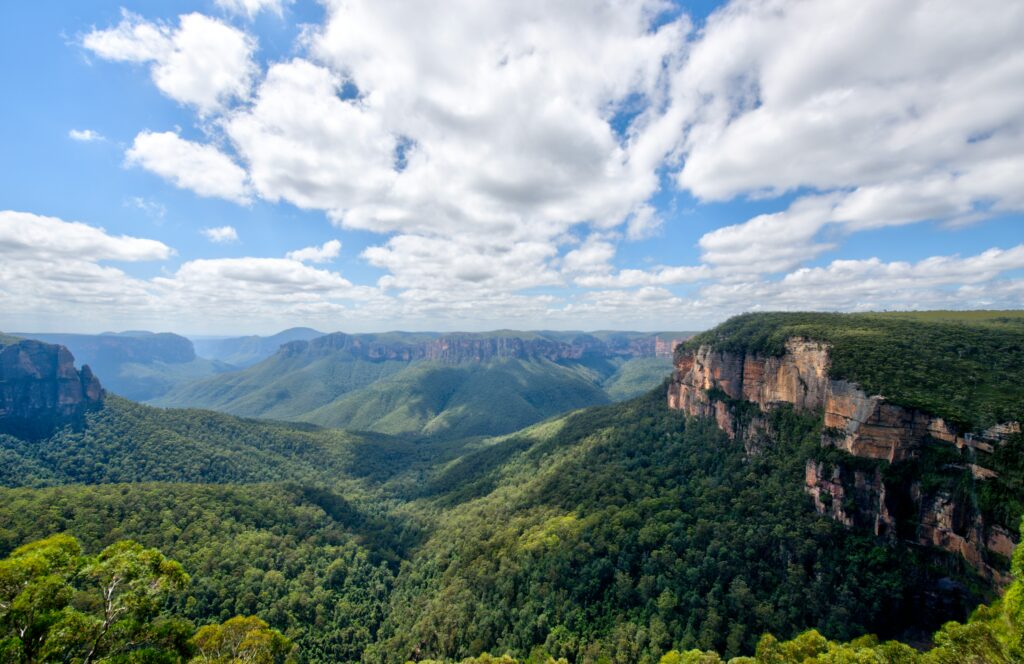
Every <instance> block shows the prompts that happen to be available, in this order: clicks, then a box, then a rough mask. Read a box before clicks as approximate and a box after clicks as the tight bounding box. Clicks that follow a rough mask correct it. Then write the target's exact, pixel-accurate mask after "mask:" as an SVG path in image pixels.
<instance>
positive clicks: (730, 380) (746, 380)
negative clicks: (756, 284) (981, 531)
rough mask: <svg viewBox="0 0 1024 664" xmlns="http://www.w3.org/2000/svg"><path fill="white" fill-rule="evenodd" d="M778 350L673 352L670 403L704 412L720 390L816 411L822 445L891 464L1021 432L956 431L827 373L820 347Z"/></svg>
mask: <svg viewBox="0 0 1024 664" xmlns="http://www.w3.org/2000/svg"><path fill="white" fill-rule="evenodd" d="M785 349H786V350H785V353H784V354H783V355H781V356H778V357H776V356H764V355H756V354H754V355H748V354H745V353H723V352H719V351H714V350H712V349H711V348H710V347H709V346H701V347H700V348H698V349H696V350H694V351H686V352H683V353H680V354H679V356H678V357H677V359H676V371H675V374H674V376H673V380H672V383H671V384H670V386H669V393H668V403H669V406H670V407H672V408H678V409H680V410H684V411H686V412H688V413H689V414H691V415H702V416H707V415H709V414H710V413H712V412H713V410H714V406H713V403H712V401H714V397H715V396H716V395H720V396H722V397H724V398H726V399H728V400H732V401H746V402H749V403H753V404H757V406H758V407H759V408H760V409H761V410H769V409H771V408H772V407H774V406H776V405H778V404H781V403H787V404H791V405H792V406H793V407H794V408H796V409H797V410H821V411H822V412H823V413H824V427H825V433H824V434H823V436H822V443H823V444H826V445H831V446H834V447H838V448H840V449H843V450H846V451H847V452H849V453H850V454H853V455H854V456H858V457H866V458H871V459H885V460H886V461H890V462H893V461H900V460H903V459H907V458H910V457H911V456H913V455H914V452H915V450H917V449H919V448H920V447H921V446H922V445H924V444H925V443H926V442H927V441H929V440H940V441H945V442H948V443H952V444H955V445H956V446H957V447H961V448H963V447H971V448H974V449H977V450H981V451H983V452H991V451H992V450H993V447H992V446H993V445H994V444H998V443H1000V442H1001V441H1003V440H1005V438H1006V437H1007V436H1008V435H1011V434H1013V433H1019V432H1020V424H1019V423H1017V422H1011V423H1004V424H1000V425H996V426H993V427H990V428H989V429H987V430H985V431H982V432H974V433H971V432H960V431H958V430H957V429H956V428H955V427H953V426H952V425H950V424H948V423H947V422H945V421H944V420H943V419H942V418H941V417H935V416H933V415H930V414H928V413H925V412H923V411H920V410H917V409H914V408H905V407H903V406H898V405H895V404H891V403H889V402H887V401H886V399H885V397H883V396H880V395H870V396H869V395H868V394H866V393H865V392H864V391H863V390H862V389H860V387H858V386H857V385H855V384H853V383H849V382H847V381H843V380H833V379H831V378H829V376H828V367H829V354H828V347H827V345H825V344H822V343H819V342H815V341H810V340H807V339H801V338H792V339H789V340H787V341H786V344H785ZM724 428H725V427H723V429H724Z"/></svg>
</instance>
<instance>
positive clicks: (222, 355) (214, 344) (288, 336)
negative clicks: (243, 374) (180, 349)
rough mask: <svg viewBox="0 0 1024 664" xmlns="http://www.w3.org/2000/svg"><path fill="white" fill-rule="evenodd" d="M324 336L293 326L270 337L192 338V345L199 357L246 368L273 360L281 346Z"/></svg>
mask: <svg viewBox="0 0 1024 664" xmlns="http://www.w3.org/2000/svg"><path fill="white" fill-rule="evenodd" d="M323 334H324V333H323V332H319V331H317V330H314V329H313V328H311V327H292V328H289V329H287V330H282V331H281V332H278V333H277V334H274V335H271V336H269V337H263V336H259V335H255V334H253V335H249V336H244V337H230V338H226V339H219V338H218V339H202V338H193V339H192V345H193V346H194V347H195V351H196V354H197V355H199V356H200V357H205V358H207V359H210V360H217V361H220V362H224V363H227V364H230V365H233V366H236V367H239V368H244V367H249V366H252V365H254V364H256V363H257V362H260V361H261V360H265V359H266V358H268V357H270V356H271V355H273V354H274V353H276V352H277V349H278V348H280V347H281V344H284V343H288V342H290V341H303V340H308V339H313V338H316V337H320V336H323Z"/></svg>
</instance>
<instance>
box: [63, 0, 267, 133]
mask: <svg viewBox="0 0 1024 664" xmlns="http://www.w3.org/2000/svg"><path fill="white" fill-rule="evenodd" d="M82 44H83V45H84V46H85V47H86V48H87V49H89V50H90V51H92V52H93V53H95V54H96V55H98V56H100V57H101V58H104V59H106V60H115V61H122V62H139V63H146V62H151V63H153V64H152V68H151V73H152V77H153V82H154V83H155V84H156V86H157V87H158V88H159V89H160V90H161V92H163V93H164V94H166V95H167V96H168V97H170V98H171V99H174V100H175V101H178V102H181V103H182V104H188V105H191V106H194V107H196V109H197V110H198V111H199V112H200V113H201V114H209V113H212V112H215V111H218V110H220V109H222V108H223V107H224V105H225V104H226V103H228V102H230V101H231V100H233V99H245V98H246V97H247V96H248V94H249V89H250V87H251V86H252V78H253V76H254V75H255V74H256V71H257V69H256V65H255V64H254V63H253V61H252V55H253V52H254V51H255V50H256V42H255V40H254V39H253V38H252V37H250V36H248V35H247V34H245V33H244V32H242V31H241V30H238V29H237V28H233V27H231V26H230V25H227V24H225V23H222V22H220V21H217V20H216V19H212V18H210V17H208V16H204V15H202V14H196V13H193V14H185V15H182V16H181V17H179V26H178V28H177V29H175V28H172V27H171V26H169V25H166V24H163V23H152V22H149V21H146V20H145V19H143V18H142V17H140V16H137V15H135V14H132V13H130V12H127V11H125V12H123V18H122V19H121V22H120V23H119V24H118V25H117V26H116V27H114V28H110V29H108V30H93V31H92V32H90V33H89V34H87V35H86V36H85V37H84V39H83V40H82Z"/></svg>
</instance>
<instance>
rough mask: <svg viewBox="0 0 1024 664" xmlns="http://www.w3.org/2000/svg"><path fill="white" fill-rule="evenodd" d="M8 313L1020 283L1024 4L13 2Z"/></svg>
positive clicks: (899, 300) (60, 321)
mask: <svg viewBox="0 0 1024 664" xmlns="http://www.w3.org/2000/svg"><path fill="white" fill-rule="evenodd" d="M0 90H3V102H2V103H0V330H7V331H17V330H20V331H38V332H42V331H75V332H100V331H104V330H123V329H149V330H155V331H175V332H180V333H186V334H250V333H273V332H275V331H277V330H280V329H283V328H285V327H291V326H297V325H308V326H312V327H315V328H317V329H321V330H325V331H333V330H343V331H349V332H362V331H380V330H392V329H404V330H438V331H446V330H465V331H472V330H487V329H496V328H516V329H640V330H665V329H683V330H685V329H702V328H706V327H708V326H710V325H713V324H715V323H717V322H720V321H722V320H724V319H725V318H727V317H728V316H731V315H734V314H737V313H741V312H744V311H763V310H826V311H864V310H892V309H940V308H951V309H966V308H988V309H1011V308H1021V307H1022V306H1024V3H1021V2H1006V1H1005V0H977V1H976V2H970V3H965V2H962V1H960V0H905V1H903V2H892V1H891V0H815V1H813V2H808V1H797V0H751V1H739V0H736V1H733V2H728V3H716V2H681V3H672V2H667V1H664V0H614V1H608V2H601V1H598V0H566V1H564V2H558V3H551V2H547V1H546V0H510V1H508V2H506V1H504V0H491V1H488V2H479V0H451V1H449V0H445V1H443V2H441V1H434V2H418V1H412V2H410V1H408V0H344V1H342V0H323V1H322V2H314V1H311V0H203V1H197V2H187V1H174V2H170V1H154V0H147V1H146V2H139V1H132V0H119V1H116V2H105V1H101V0H96V1H88V2H87V1H84V0H82V1H78V0H76V1H74V2H72V1H66V2H56V1H53V0H51V1H49V2H21V3H13V2H9V3H3V6H2V7H0Z"/></svg>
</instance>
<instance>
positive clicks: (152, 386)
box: [18, 331, 231, 401]
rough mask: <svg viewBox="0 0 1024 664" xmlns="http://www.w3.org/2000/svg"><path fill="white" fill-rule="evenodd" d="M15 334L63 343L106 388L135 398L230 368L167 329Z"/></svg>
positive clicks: (161, 392) (53, 342)
mask: <svg viewBox="0 0 1024 664" xmlns="http://www.w3.org/2000/svg"><path fill="white" fill-rule="evenodd" d="M18 336H20V337H23V338H26V339H36V340H38V341H42V342H45V343H49V344H59V345H61V346H64V347H65V348H67V349H68V350H70V351H71V353H72V354H73V355H74V356H75V360H76V361H77V362H78V364H79V366H81V365H84V364H88V365H89V366H90V367H91V368H92V369H93V371H95V372H96V374H97V375H98V376H100V377H101V378H102V380H103V385H104V387H105V388H106V389H107V390H109V391H111V392H113V393H115V394H118V395H120V396H123V397H126V398H128V399H133V400H135V401H146V400H148V399H154V398H156V397H159V396H161V395H163V394H164V393H166V392H167V391H168V390H170V389H171V388H173V387H174V386H176V385H181V384H184V383H188V382H192V381H195V380H197V379H200V378H205V377H207V376H212V375H215V374H218V373H221V372H224V371H228V370H230V369H231V367H230V366H228V365H227V364H224V363H223V362H218V361H212V360H208V359H204V358H201V357H197V356H196V354H195V350H194V349H193V347H192V342H191V341H189V340H188V339H186V338H185V337H182V336H179V335H177V334H171V333H169V332H162V333H158V334H155V333H153V332H139V331H133V332H121V333H110V332H108V333H104V334H50V333H22V332H19V333H18Z"/></svg>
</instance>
